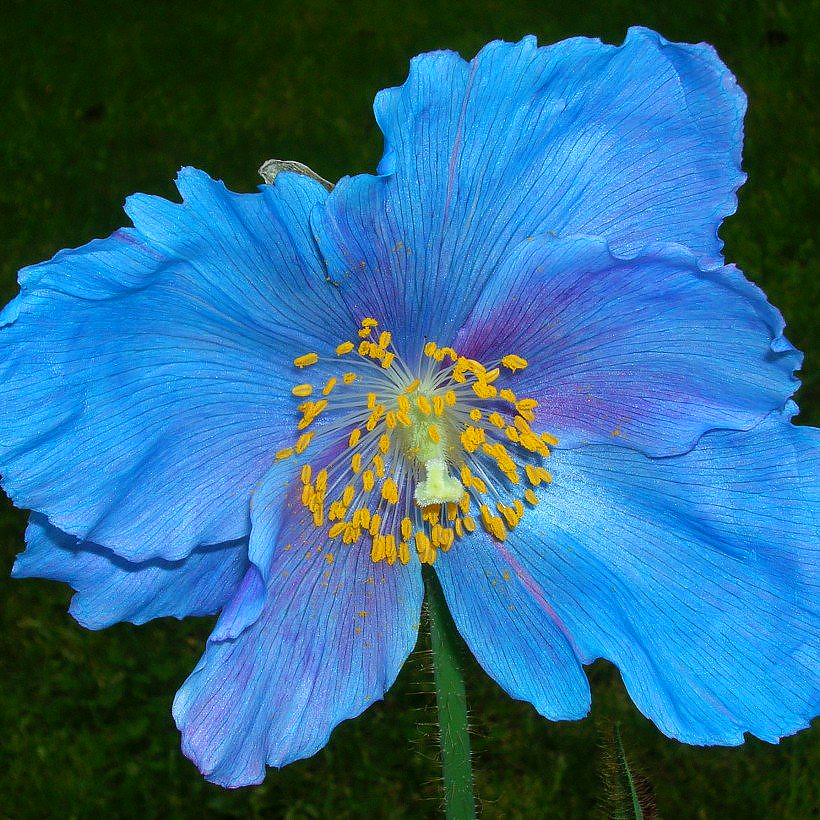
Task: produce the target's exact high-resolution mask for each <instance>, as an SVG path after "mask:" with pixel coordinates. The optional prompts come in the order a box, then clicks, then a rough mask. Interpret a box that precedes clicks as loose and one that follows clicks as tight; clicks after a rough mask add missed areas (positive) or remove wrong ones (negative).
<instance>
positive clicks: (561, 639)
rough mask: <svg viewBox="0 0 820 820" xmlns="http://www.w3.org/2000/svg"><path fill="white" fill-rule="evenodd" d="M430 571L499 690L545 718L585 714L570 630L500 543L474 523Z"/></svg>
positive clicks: (586, 699)
mask: <svg viewBox="0 0 820 820" xmlns="http://www.w3.org/2000/svg"><path fill="white" fill-rule="evenodd" d="M435 570H436V574H437V575H438V577H439V580H440V581H441V586H442V589H443V590H444V595H445V597H446V599H447V605H448V607H449V608H450V612H451V613H452V615H453V620H454V621H455V624H456V626H457V627H458V630H459V632H460V633H461V635H462V636H463V637H464V640H465V642H466V643H467V646H469V648H470V651H471V652H472V653H473V655H474V656H475V658H476V660H477V661H478V662H479V663H480V664H481V666H482V667H483V668H484V670H485V671H486V672H487V674H488V675H490V676H491V677H492V678H493V679H494V680H495V681H496V682H497V683H498V684H499V685H500V686H501V687H502V688H503V689H504V691H506V692H507V693H508V694H509V695H511V696H512V697H514V698H518V699H519V700H526V701H529V702H530V703H532V704H533V706H535V708H536V709H537V710H538V712H539V714H541V715H543V716H544V717H547V718H549V719H550V720H576V719H578V718H582V717H584V716H585V715H586V714H587V712H588V711H589V703H590V692H589V685H588V683H587V679H586V676H585V675H584V671H583V668H582V667H581V663H580V660H579V654H578V653H577V650H576V647H575V645H574V639H573V637H572V634H571V633H570V631H569V630H568V629H567V627H566V625H565V624H564V623H563V622H562V620H561V618H560V617H559V615H558V614H557V613H556V612H555V610H554V609H553V608H552V606H551V605H550V603H549V601H548V600H546V599H545V598H544V596H543V594H542V593H541V591H540V589H539V587H538V584H537V582H536V581H535V580H534V579H533V578H532V577H531V576H530V575H529V574H528V573H527V572H526V571H525V570H524V569H523V568H522V567H521V566H520V565H519V564H517V562H516V560H515V556H514V555H513V554H511V552H510V551H509V550H508V548H507V546H506V545H504V544H502V543H499V542H497V541H496V540H495V539H493V538H491V537H490V536H489V535H487V534H486V533H484V532H483V531H481V530H479V531H477V532H476V533H474V534H472V535H465V536H464V537H462V538H459V539H458V540H457V541H456V543H455V546H453V548H452V549H451V550H449V551H448V552H447V553H446V554H443V555H440V556H439V557H438V559H437V560H436V564H435Z"/></svg>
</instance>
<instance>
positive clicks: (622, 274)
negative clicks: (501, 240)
mask: <svg viewBox="0 0 820 820" xmlns="http://www.w3.org/2000/svg"><path fill="white" fill-rule="evenodd" d="M783 329H784V322H783V318H782V317H781V315H780V313H779V312H778V311H777V310H776V309H775V308H773V307H772V306H771V305H770V304H769V303H768V302H767V301H766V297H765V295H764V294H763V293H762V291H760V289H759V288H757V287H756V286H754V285H753V284H751V283H750V282H748V281H747V280H746V279H745V278H744V276H743V274H742V273H741V272H740V271H738V270H737V268H735V267H734V266H732V265H729V266H726V267H722V268H715V269H712V270H703V269H702V268H701V266H700V265H699V264H698V263H697V261H696V260H695V257H694V255H693V254H692V252H691V251H689V250H688V249H686V248H683V247H681V246H679V245H669V244H667V245H657V246H650V247H648V248H646V249H644V251H642V252H641V253H640V254H638V255H637V256H634V257H632V258H625V257H620V256H616V255H614V254H613V253H612V251H611V249H610V248H609V247H608V245H607V243H606V242H605V241H604V240H602V239H591V238H582V237H576V238H573V239H549V238H543V237H542V238H537V239H534V240H533V241H532V242H524V243H522V245H520V246H519V247H518V248H516V249H515V250H514V251H513V252H512V253H511V254H510V255H509V256H508V257H507V258H506V259H505V261H504V262H503V264H502V265H501V267H500V269H499V270H498V272H497V273H496V274H495V275H494V276H493V277H492V278H491V279H490V280H489V282H487V284H486V286H485V288H484V290H483V291H482V293H481V296H480V297H479V299H478V302H477V303H476V306H475V308H474V309H473V311H472V312H471V313H470V316H469V317H468V319H467V321H466V323H465V325H464V327H463V328H462V329H461V331H460V333H459V334H458V336H457V339H456V347H457V349H458V350H459V352H461V353H463V354H464V355H466V356H470V357H473V358H476V359H478V360H480V361H490V360H491V359H497V358H499V357H500V356H502V355H505V354H507V353H516V354H519V355H521V356H523V357H524V358H525V359H526V360H527V361H528V366H527V368H526V369H525V370H523V371H521V372H519V373H517V374H516V375H515V377H514V380H513V381H514V386H515V389H516V391H518V392H519V394H521V395H526V396H532V397H534V398H536V399H537V400H538V402H539V406H538V408H537V410H536V416H537V421H538V425H539V426H541V427H542V428H544V429H548V430H549V431H550V432H551V433H554V434H555V435H556V436H557V437H558V440H559V444H560V446H561V447H575V446H578V445H579V444H587V443H602V442H603V443H614V444H622V445H623V446H627V447H632V448H635V449H638V450H641V451H642V452H645V453H647V454H649V455H655V456H659V455H671V454H674V453H679V452H683V451H685V450H688V449H690V448H691V447H692V445H693V444H694V443H695V442H696V441H697V439H698V438H699V437H700V436H701V435H702V434H703V433H705V432H706V431H707V430H710V429H713V428H727V429H735V430H744V429H749V428H751V427H753V426H754V425H755V424H756V423H757V422H759V421H760V420H761V419H762V418H764V417H765V416H766V415H768V414H769V413H770V412H772V411H773V410H782V409H783V407H784V406H785V405H786V402H787V401H788V400H789V397H790V396H791V394H792V393H793V392H794V390H795V389H796V387H797V386H798V384H799V382H798V380H797V379H796V378H795V376H794V371H795V370H796V369H797V368H799V367H800V364H801V361H802V355H801V354H800V353H799V352H798V351H797V350H795V349H794V348H793V347H792V346H791V345H790V344H789V342H788V341H787V340H786V339H785V337H784V336H783Z"/></svg>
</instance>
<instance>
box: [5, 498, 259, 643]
mask: <svg viewBox="0 0 820 820" xmlns="http://www.w3.org/2000/svg"><path fill="white" fill-rule="evenodd" d="M246 549H247V545H246V544H245V543H244V542H240V543H233V544H224V545H218V546H213V547H204V548H200V549H197V550H194V551H193V552H192V553H191V554H190V555H189V556H188V557H187V558H185V559H184V560H182V561H174V562H171V561H163V560H161V559H155V560H153V561H148V562H144V563H141V564H132V563H130V562H128V561H126V560H124V559H123V558H120V557H118V556H117V555H114V553H112V552H111V551H110V550H106V549H104V548H103V547H100V546H98V545H97V544H88V543H78V542H77V539H76V538H74V537H73V536H71V535H66V534H65V533H64V532H62V531H60V530H58V529H57V528H56V527H53V526H51V525H50V524H49V523H48V521H47V520H46V519H45V518H44V517H43V516H41V515H37V514H36V513H34V514H32V516H31V518H30V520H29V525H28V529H27V530H26V550H25V552H22V553H21V554H20V555H18V556H17V560H16V561H15V563H14V567H13V569H12V573H11V574H12V576H13V577H15V578H48V579H50V580H53V581H65V582H66V583H68V584H70V585H71V587H72V588H73V589H74V590H76V594H75V595H74V597H73V598H72V599H71V607H70V608H69V612H71V614H72V615H73V616H74V617H75V618H76V619H77V621H78V622H79V623H80V624H81V625H82V626H84V627H87V628H88V629H103V628H104V627H107V626H111V624H115V623H117V622H118V621H129V622H130V623H133V624H143V623H145V622H146V621H150V620H151V619H152V618H160V617H162V616H165V615H173V616H175V617H177V618H183V617H185V616H186V615H210V614H212V613H214V612H218V611H219V610H220V609H221V607H222V606H223V605H224V604H225V603H226V602H227V601H228V599H229V598H230V596H231V595H232V594H233V593H234V590H235V589H236V586H237V584H238V583H239V580H240V578H241V577H242V573H243V572H244V571H245V568H246V566H247V557H246Z"/></svg>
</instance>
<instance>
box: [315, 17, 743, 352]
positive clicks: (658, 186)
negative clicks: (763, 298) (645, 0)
mask: <svg viewBox="0 0 820 820" xmlns="http://www.w3.org/2000/svg"><path fill="white" fill-rule="evenodd" d="M374 109H375V113H376V119H377V121H378V123H379V126H380V127H381V129H382V131H383V132H384V135H385V154H384V158H383V160H382V162H381V163H380V164H379V173H380V174H381V175H382V176H378V177H375V176H367V175H362V176H357V177H353V178H346V179H343V180H341V181H340V182H339V183H338V184H337V186H336V187H335V188H334V190H333V192H332V193H331V195H330V196H329V198H328V201H327V204H326V207H324V208H322V209H317V210H316V211H314V213H313V214H312V223H313V227H314V231H315V233H316V237H317V241H318V243H319V245H320V247H321V250H322V253H323V255H324V256H325V258H326V260H327V263H328V270H329V275H330V278H331V279H332V280H333V281H334V282H335V283H336V284H337V285H338V288H339V293H340V296H341V298H342V299H343V300H344V301H345V302H347V303H348V304H350V305H354V304H355V305H357V306H359V307H360V308H361V309H362V310H363V311H364V315H371V314H372V315H374V316H378V317H380V318H382V319H384V320H385V321H386V322H387V324H389V325H390V327H391V329H392V330H393V331H394V336H395V338H396V341H397V344H398V345H399V346H400V351H401V352H402V353H403V354H404V355H406V356H407V357H408V358H410V359H412V358H413V356H414V354H415V353H416V352H417V351H418V349H419V348H420V347H421V346H422V345H423V344H424V341H425V340H427V339H433V340H434V341H437V342H439V343H440V344H450V343H451V341H452V338H453V337H454V335H455V333H456V332H457V330H458V328H459V327H460V326H461V324H462V322H463V321H464V318H465V316H466V314H467V313H468V312H469V310H470V308H471V307H472V305H473V303H474V302H475V299H476V298H477V297H478V294H479V293H480V291H481V289H482V287H483V286H484V284H485V283H486V282H487V281H488V279H490V278H491V277H492V276H493V275H494V272H495V271H496V270H497V268H498V266H499V264H500V263H501V261H502V259H503V258H504V257H505V256H506V255H507V254H508V253H509V251H510V249H511V248H514V247H515V246H516V245H518V244H519V243H520V242H522V241H524V240H525V239H527V238H528V237H531V236H539V235H540V236H570V235H575V234H588V235H593V236H603V237H605V238H606V239H608V240H609V241H610V242H611V243H612V247H613V248H614V249H615V251H616V252H618V253H634V252H635V251H637V250H639V249H640V248H642V247H644V246H645V245H647V244H651V243H654V242H663V241H666V242H680V243H682V244H684V245H686V246H688V247H690V248H691V249H692V251H693V252H694V254H695V256H696V257H698V258H699V259H701V260H702V261H703V262H704V263H705V264H708V265H713V264H718V263H719V262H720V250H721V242H720V239H719V238H718V236H717V229H718V226H719V224H720V222H721V220H722V219H723V218H724V217H725V216H727V215H728V214H730V213H732V212H733V211H734V209H735V206H736V198H735V191H736V190H737V188H738V187H739V186H740V185H741V183H742V182H743V179H744V175H743V173H742V172H741V170H740V151H741V144H742V119H743V113H744V110H745V97H744V95H743V93H742V91H740V89H739V88H738V87H737V84H736V83H735V81H734V78H733V77H732V75H731V73H730V72H729V70H728V69H727V68H726V67H725V66H724V65H723V64H722V63H721V62H720V60H719V59H718V58H717V56H716V54H715V52H714V49H712V48H711V47H709V46H706V45H696V46H691V45H679V44H672V43H668V42H667V41H666V40H664V39H663V38H662V37H660V36H659V35H657V34H655V33H654V32H651V31H648V30H646V29H641V28H633V29H630V31H629V34H628V36H627V38H626V41H625V42H624V44H623V46H621V47H619V48H616V47H614V46H607V45H602V44H601V43H600V41H598V40H590V39H586V38H573V39H570V40H565V41H563V42H560V43H557V44H555V45H552V46H546V47H543V48H538V47H537V45H536V41H535V38H533V37H527V38H525V39H524V40H522V41H521V42H520V43H515V44H510V43H503V42H493V43H490V44H489V45H487V46H486V47H485V48H483V49H482V50H481V52H480V53H479V54H478V56H477V57H476V58H475V59H474V60H472V61H471V62H469V63H467V62H466V61H464V60H462V59H461V58H460V57H459V56H458V55H457V54H454V53H452V52H434V53H431V54H424V55H421V56H419V57H416V58H415V59H414V60H413V61H412V63H411V66H410V73H409V75H408V78H407V80H406V82H405V83H404V84H403V85H402V86H400V87H398V88H390V89H387V90H385V91H382V92H380V93H379V94H378V96H377V97H376V102H375V105H374Z"/></svg>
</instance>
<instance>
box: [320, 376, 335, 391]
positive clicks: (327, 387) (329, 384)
mask: <svg viewBox="0 0 820 820" xmlns="http://www.w3.org/2000/svg"><path fill="white" fill-rule="evenodd" d="M334 387H336V379H335V377H333V376H331V377H330V378H329V379H328V380H327V381H326V382H325V386H324V387H323V388H322V395H323V396H329V395H330V391H331V390H333V388H334Z"/></svg>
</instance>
